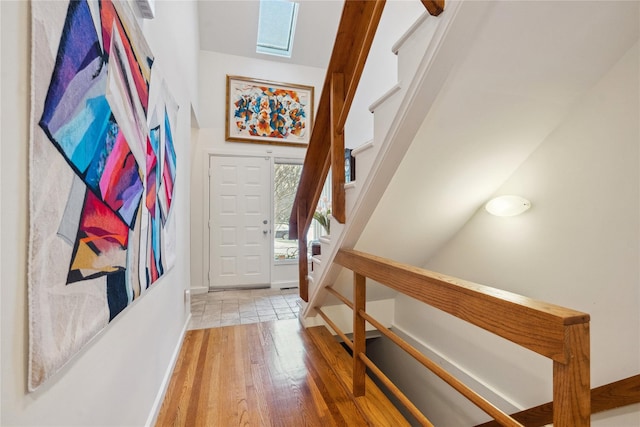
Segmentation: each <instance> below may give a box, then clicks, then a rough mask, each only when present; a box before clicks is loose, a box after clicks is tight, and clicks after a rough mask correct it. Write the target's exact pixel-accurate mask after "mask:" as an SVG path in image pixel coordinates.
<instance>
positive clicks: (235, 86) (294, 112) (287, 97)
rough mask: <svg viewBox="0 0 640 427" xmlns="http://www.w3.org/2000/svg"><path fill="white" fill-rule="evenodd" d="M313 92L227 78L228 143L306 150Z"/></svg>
mask: <svg viewBox="0 0 640 427" xmlns="http://www.w3.org/2000/svg"><path fill="white" fill-rule="evenodd" d="M313 89H314V88H313V86H304V85H299V84H293V83H280V82H273V81H269V80H259V79H253V78H249V77H240V76H230V75H227V95H226V124H225V139H226V140H227V141H231V142H249V143H255V144H272V145H285V146H291V147H306V146H307V145H308V144H309V140H310V138H311V131H312V129H313V107H314V105H313V103H314V97H313V96H314V93H313V92H314V91H313Z"/></svg>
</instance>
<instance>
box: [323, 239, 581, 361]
mask: <svg viewBox="0 0 640 427" xmlns="http://www.w3.org/2000/svg"><path fill="white" fill-rule="evenodd" d="M335 262H336V263H338V264H340V265H342V266H343V267H347V268H348V269H350V270H351V271H353V272H356V273H359V274H362V275H366V277H368V278H370V279H373V280H375V281H377V282H379V283H382V284H384V285H385V286H388V287H390V288H392V289H395V290H397V291H400V292H402V293H404V294H405V295H408V296H410V297H412V298H415V299H417V300H419V301H422V302H424V303H427V304H429V305H431V306H432V307H435V308H438V309H440V310H442V311H445V312H447V313H449V314H451V315H453V316H456V317H458V318H460V319H462V320H465V321H466V322H468V323H471V324H473V325H476V326H478V327H481V328H483V329H485V330H488V331H489V332H492V333H494V334H496V335H499V336H501V337H503V338H506V339H508V340H509V341H512V342H514V343H516V344H518V345H521V346H523V347H525V348H528V349H529V350H532V351H535V352H536V353H538V354H542V355H543V356H546V357H548V358H550V359H553V360H555V361H557V362H561V363H567V362H568V357H571V355H568V354H567V353H566V350H565V340H566V338H567V337H566V331H565V326H567V325H572V324H582V323H588V322H589V315H588V314H586V313H582V312H579V311H575V310H570V309H567V308H564V307H560V306H556V305H553V304H549V303H545V302H542V301H537V300H534V299H531V298H527V297H523V296H522V295H517V294H514V293H512V292H508V291H504V290H501V289H496V288H491V287H489V286H483V285H480V284H477V283H473V282H468V281H464V280H460V279H456V278H454V277H451V276H446V275H444V274H439V273H434V272H432V271H428V270H425V269H422V268H418V267H414V266H410V265H407V264H402V263H398V262H394V261H390V260H388V259H385V258H380V257H377V256H375V255H370V254H366V253H363V252H359V251H355V250H353V249H341V250H340V251H339V252H338V254H337V256H336V258H335Z"/></svg>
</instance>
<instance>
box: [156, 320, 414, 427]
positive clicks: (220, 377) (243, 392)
mask: <svg viewBox="0 0 640 427" xmlns="http://www.w3.org/2000/svg"><path fill="white" fill-rule="evenodd" d="M322 328H324V327H322ZM316 339H317V338H316ZM336 345H338V344H337V343H336ZM380 421H381V422H380V423H378V422H373V423H369V422H368V421H367V420H366V419H365V418H364V415H363V413H362V411H361V410H360V409H359V407H358V405H357V404H356V403H355V402H354V400H353V399H352V398H351V397H350V395H349V394H348V393H347V391H346V389H345V386H344V385H343V384H342V383H341V382H340V380H339V379H338V378H337V377H336V374H335V373H334V371H333V370H332V367H331V365H330V362H328V361H327V360H326V359H325V358H324V357H323V356H322V353H321V351H320V350H319V349H318V348H317V347H316V346H315V345H314V341H313V339H312V337H311V336H310V334H309V333H308V332H307V331H306V330H305V329H304V328H302V326H301V325H300V323H299V321H298V320H297V319H292V320H281V321H274V322H265V323H255V324H248V325H237V326H227V327H221V328H213V329H200V330H193V331H189V332H187V335H186V338H185V341H184V343H183V346H182V349H181V352H180V356H179V358H178V361H177V364H176V368H175V370H174V373H173V377H172V380H171V383H170V385H169V388H168V390H167V395H166V397H165V401H164V403H163V406H162V408H161V410H160V414H159V415H158V420H157V424H156V425H157V426H161V427H164V426H221V427H233V426H283V427H289V426H295V427H297V426H323V427H324V426H349V427H352V426H366V425H399V424H395V423H394V424H390V423H389V422H387V420H386V419H385V420H380ZM405 423H406V421H405Z"/></svg>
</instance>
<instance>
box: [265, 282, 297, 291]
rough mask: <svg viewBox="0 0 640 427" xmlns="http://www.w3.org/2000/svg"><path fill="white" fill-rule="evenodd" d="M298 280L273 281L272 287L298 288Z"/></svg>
mask: <svg viewBox="0 0 640 427" xmlns="http://www.w3.org/2000/svg"><path fill="white" fill-rule="evenodd" d="M297 287H298V281H297V280H286V281H281V282H272V283H271V289H284V288H297Z"/></svg>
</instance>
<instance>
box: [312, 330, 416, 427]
mask: <svg viewBox="0 0 640 427" xmlns="http://www.w3.org/2000/svg"><path fill="white" fill-rule="evenodd" d="M306 331H307V333H309V335H310V337H311V339H312V341H313V343H314V345H315V346H316V347H317V348H318V349H319V350H320V353H321V354H322V357H324V358H325V360H327V362H328V363H329V365H330V366H331V367H332V370H333V371H334V373H335V374H336V376H337V377H338V379H339V380H340V383H341V385H342V386H343V387H344V388H345V389H346V391H347V392H348V393H349V395H350V396H352V397H353V394H352V391H351V386H350V384H351V381H352V378H353V359H352V358H351V356H350V355H349V354H348V353H347V351H346V350H345V349H344V348H343V347H342V346H341V345H340V344H339V343H338V342H337V341H336V339H335V337H334V336H333V335H332V334H331V332H329V330H328V329H327V328H326V327H324V326H314V327H310V328H307V329H306ZM353 400H354V402H355V404H356V406H357V408H358V409H359V410H360V412H361V413H362V415H363V416H364V417H365V418H366V419H367V420H368V421H369V422H370V423H371V425H375V426H389V427H396V426H398V427H399V426H410V424H409V422H408V421H407V420H406V419H405V418H404V417H403V416H402V414H401V413H400V411H398V408H396V407H395V406H394V405H393V403H391V401H390V400H389V399H388V398H387V396H385V394H384V393H383V392H382V390H380V388H378V386H377V385H376V384H375V383H374V382H373V380H372V379H371V378H369V376H367V378H366V393H365V395H364V396H361V397H353Z"/></svg>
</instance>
